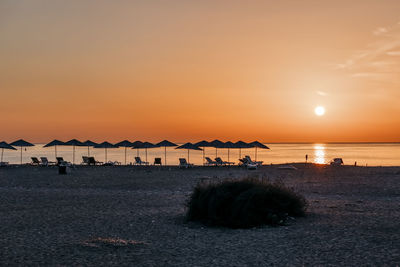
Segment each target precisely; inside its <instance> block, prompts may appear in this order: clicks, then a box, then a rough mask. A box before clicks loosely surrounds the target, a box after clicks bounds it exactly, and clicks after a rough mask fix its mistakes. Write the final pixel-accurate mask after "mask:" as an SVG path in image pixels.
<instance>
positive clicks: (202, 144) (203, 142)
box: [194, 140, 213, 165]
mask: <svg viewBox="0 0 400 267" xmlns="http://www.w3.org/2000/svg"><path fill="white" fill-rule="evenodd" d="M194 145H195V146H198V147H202V148H203V165H204V163H205V162H204V158H205V151H206V149H205V148H206V147H213V145H212V144H210V142H207V141H205V140H203V141H200V142H197V143H195V144H194Z"/></svg>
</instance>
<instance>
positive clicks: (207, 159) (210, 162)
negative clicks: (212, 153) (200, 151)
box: [205, 157, 218, 166]
mask: <svg viewBox="0 0 400 267" xmlns="http://www.w3.org/2000/svg"><path fill="white" fill-rule="evenodd" d="M205 159H206V161H207V162H206V166H217V164H218V163H217V162H216V161H213V160H212V159H210V158H209V157H205Z"/></svg>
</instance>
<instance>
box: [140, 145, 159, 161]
mask: <svg viewBox="0 0 400 267" xmlns="http://www.w3.org/2000/svg"><path fill="white" fill-rule="evenodd" d="M156 147H157V146H156V145H154V144H152V143H149V142H144V143H143V144H142V145H141V146H140V148H144V150H145V151H146V162H148V161H147V149H148V148H156Z"/></svg>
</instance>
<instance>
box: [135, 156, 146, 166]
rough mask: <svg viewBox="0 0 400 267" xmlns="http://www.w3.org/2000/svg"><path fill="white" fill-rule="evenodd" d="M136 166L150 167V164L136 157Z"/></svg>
mask: <svg viewBox="0 0 400 267" xmlns="http://www.w3.org/2000/svg"><path fill="white" fill-rule="evenodd" d="M135 165H149V163H148V162H146V161H142V159H141V158H140V157H135Z"/></svg>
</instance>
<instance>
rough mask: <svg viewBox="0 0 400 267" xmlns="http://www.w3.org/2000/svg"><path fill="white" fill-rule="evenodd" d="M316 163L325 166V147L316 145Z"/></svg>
mask: <svg viewBox="0 0 400 267" xmlns="http://www.w3.org/2000/svg"><path fill="white" fill-rule="evenodd" d="M314 163H317V164H325V147H324V146H323V145H314Z"/></svg>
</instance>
